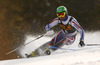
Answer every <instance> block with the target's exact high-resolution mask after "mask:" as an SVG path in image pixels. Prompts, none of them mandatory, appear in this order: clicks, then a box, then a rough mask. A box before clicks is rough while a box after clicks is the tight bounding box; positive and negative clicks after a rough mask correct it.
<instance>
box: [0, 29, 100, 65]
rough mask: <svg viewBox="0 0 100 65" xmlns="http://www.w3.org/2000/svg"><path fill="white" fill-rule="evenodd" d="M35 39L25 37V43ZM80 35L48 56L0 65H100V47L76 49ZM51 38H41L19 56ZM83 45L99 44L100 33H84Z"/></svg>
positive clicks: (7, 61) (4, 62)
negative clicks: (70, 43)
mask: <svg viewBox="0 0 100 65" xmlns="http://www.w3.org/2000/svg"><path fill="white" fill-rule="evenodd" d="M35 38H36V37H33V36H27V39H26V41H25V43H27V42H29V41H31V40H33V39H35ZM79 38H80V35H79V34H78V35H77V37H76V41H75V42H74V43H73V44H72V45H70V46H63V47H62V48H63V49H58V50H57V51H55V52H53V53H52V54H51V55H48V56H39V57H34V58H21V59H12V60H5V61H0V65H100V46H99V45H98V46H85V47H82V48H79V47H78V43H79ZM51 39H52V37H46V36H45V37H42V38H40V39H39V40H36V41H34V42H32V43H30V44H28V45H27V46H25V47H23V48H21V49H20V50H19V54H20V55H21V56H22V57H25V55H24V54H25V53H28V54H29V53H30V52H31V51H34V50H35V49H36V48H38V47H39V46H40V45H42V44H43V43H45V42H47V41H49V40H51ZM85 44H100V32H99V31H96V32H86V34H85Z"/></svg>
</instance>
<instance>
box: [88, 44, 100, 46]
mask: <svg viewBox="0 0 100 65" xmlns="http://www.w3.org/2000/svg"><path fill="white" fill-rule="evenodd" d="M86 46H100V44H86Z"/></svg>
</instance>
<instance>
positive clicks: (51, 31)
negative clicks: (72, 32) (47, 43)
mask: <svg viewBox="0 0 100 65" xmlns="http://www.w3.org/2000/svg"><path fill="white" fill-rule="evenodd" d="M53 34H54V30H48V31H47V32H46V34H45V35H53Z"/></svg>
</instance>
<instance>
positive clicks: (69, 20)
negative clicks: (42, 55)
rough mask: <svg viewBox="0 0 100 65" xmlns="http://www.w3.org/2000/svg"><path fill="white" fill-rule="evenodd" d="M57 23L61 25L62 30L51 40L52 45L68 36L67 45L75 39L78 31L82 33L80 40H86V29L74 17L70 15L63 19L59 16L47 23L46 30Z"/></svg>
mask: <svg viewBox="0 0 100 65" xmlns="http://www.w3.org/2000/svg"><path fill="white" fill-rule="evenodd" d="M56 25H59V26H60V27H61V31H60V32H59V33H58V34H57V35H56V36H55V37H54V38H53V39H52V40H51V41H52V45H55V44H57V43H58V42H59V41H60V40H62V39H63V38H66V40H65V41H66V42H67V43H66V45H70V44H72V43H73V42H74V41H75V37H76V33H77V32H79V33H80V35H81V36H80V40H84V30H83V28H82V27H81V26H80V24H79V23H78V22H77V20H76V19H75V18H74V17H72V16H69V15H68V16H67V17H66V19H65V20H63V21H61V20H60V19H59V18H58V17H57V18H55V19H54V20H53V21H52V22H51V23H50V24H47V25H46V30H47V31H48V30H50V29H51V28H52V27H54V26H56ZM50 45H51V43H50Z"/></svg>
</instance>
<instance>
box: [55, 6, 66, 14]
mask: <svg viewBox="0 0 100 65" xmlns="http://www.w3.org/2000/svg"><path fill="white" fill-rule="evenodd" d="M62 12H66V14H68V11H67V8H66V7H65V6H59V7H58V8H57V9H56V13H57V14H58V13H62Z"/></svg>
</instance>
